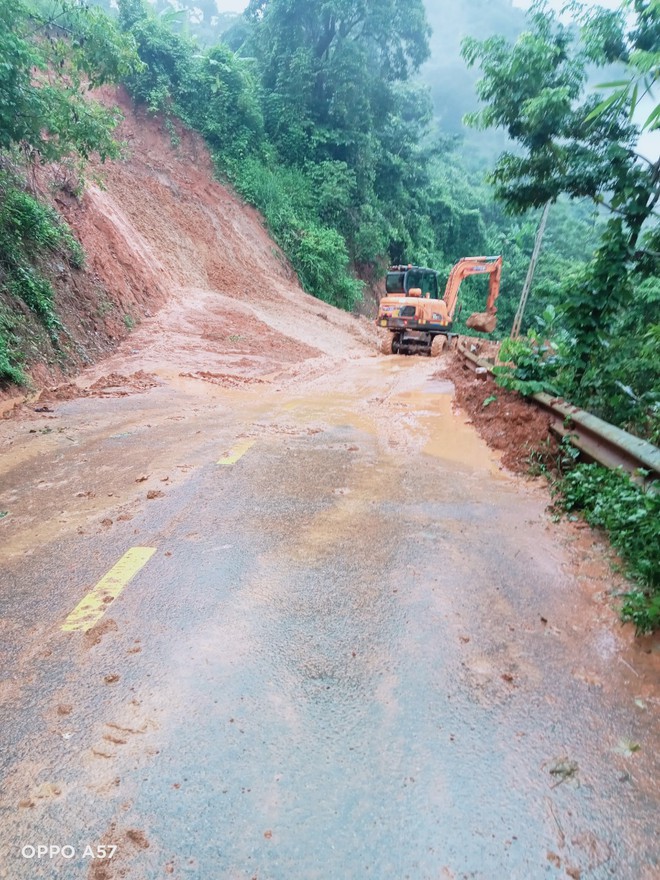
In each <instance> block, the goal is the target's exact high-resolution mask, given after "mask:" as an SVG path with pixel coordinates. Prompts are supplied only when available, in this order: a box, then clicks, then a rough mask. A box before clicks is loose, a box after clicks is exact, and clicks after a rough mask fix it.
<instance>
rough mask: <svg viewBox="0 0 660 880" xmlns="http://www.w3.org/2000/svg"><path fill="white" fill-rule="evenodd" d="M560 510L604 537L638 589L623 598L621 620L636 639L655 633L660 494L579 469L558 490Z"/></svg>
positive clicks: (659, 613) (659, 612)
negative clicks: (571, 513) (638, 635)
mask: <svg viewBox="0 0 660 880" xmlns="http://www.w3.org/2000/svg"><path fill="white" fill-rule="evenodd" d="M555 488H556V490H557V491H558V492H559V493H560V501H559V503H560V505H561V507H562V508H563V509H564V510H567V511H582V512H583V514H584V517H585V519H586V520H587V522H589V523H590V524H591V525H593V526H598V527H600V528H603V529H605V530H606V531H607V534H608V536H609V539H610V542H611V543H612V546H613V547H614V548H615V549H616V550H617V551H618V553H619V554H620V556H621V558H622V560H623V563H624V567H625V573H626V575H627V576H628V577H629V578H631V579H632V580H633V581H634V582H635V583H636V584H637V585H638V587H637V589H634V590H631V591H630V592H628V593H626V595H625V596H624V601H623V608H622V618H623V620H625V621H631V622H632V623H634V624H635V627H636V629H637V631H638V633H644V632H651V631H652V630H654V629H657V628H659V627H660V542H659V541H658V523H660V494H658V493H654V492H645V491H644V490H643V489H642V488H641V487H640V486H638V485H637V484H635V483H633V482H631V480H630V479H629V478H628V476H627V475H626V474H624V473H622V472H621V471H610V470H607V469H606V468H603V467H600V466H599V465H595V464H579V465H577V466H576V467H575V468H574V469H572V470H570V471H569V473H568V474H566V475H565V476H564V477H563V478H562V479H561V480H560V481H559V482H558V483H557V484H556V487H555Z"/></svg>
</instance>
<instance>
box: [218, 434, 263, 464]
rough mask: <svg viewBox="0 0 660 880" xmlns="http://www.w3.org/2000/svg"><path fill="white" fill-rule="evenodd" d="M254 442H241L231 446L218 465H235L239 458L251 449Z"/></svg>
mask: <svg viewBox="0 0 660 880" xmlns="http://www.w3.org/2000/svg"><path fill="white" fill-rule="evenodd" d="M256 442H257V441H256V440H242V441H241V442H240V443H237V444H236V446H232V448H231V450H230V451H229V452H228V453H227V455H225V456H223V457H222V458H221V459H220V460H219V461H218V464H221V465H224V466H227V465H230V464H236V462H237V461H238V460H239V458H242V457H243V456H244V455H245V453H246V452H247V451H248V449H252V447H253V446H254V444H255V443H256Z"/></svg>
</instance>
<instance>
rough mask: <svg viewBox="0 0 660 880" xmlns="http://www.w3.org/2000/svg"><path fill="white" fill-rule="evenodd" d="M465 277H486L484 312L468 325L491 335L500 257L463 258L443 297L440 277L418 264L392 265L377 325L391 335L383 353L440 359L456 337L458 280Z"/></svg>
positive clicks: (474, 317) (499, 277)
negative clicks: (420, 355)
mask: <svg viewBox="0 0 660 880" xmlns="http://www.w3.org/2000/svg"><path fill="white" fill-rule="evenodd" d="M469 275H488V276H489V278H488V300H487V302H486V311H485V312H475V313H474V314H473V315H470V317H469V318H468V319H467V321H466V324H467V326H468V327H470V328H471V329H473V330H479V331H481V332H482V333H492V332H493V330H494V329H495V326H496V324H497V318H496V312H497V309H496V308H495V300H496V299H497V297H498V295H499V292H500V279H501V276H502V257H501V256H496V257H463V259H462V260H459V261H458V263H456V265H455V266H454V267H453V268H452V270H451V272H450V273H449V278H448V279H447V284H446V287H445V292H444V295H443V296H442V299H441V298H440V296H439V288H438V273H437V272H436V271H435V270H434V269H427V268H424V267H421V266H412V265H410V266H392V267H391V268H390V269H389V270H388V272H387V276H386V278H385V291H386V293H385V296H384V297H383V298H382V299H381V301H380V307H379V309H378V318H377V319H376V323H377V324H378V325H379V326H380V327H386V328H387V330H388V331H389V333H388V335H387V338H386V339H385V341H384V342H383V349H382V350H383V353H384V354H415V353H419V354H427V355H430V356H432V357H433V356H436V355H439V354H440V352H441V351H442V349H443V348H444V347H445V345H447V344H448V342H449V341H450V340H451V339H452V338H453V337H454V336H456V335H457V334H455V333H452V327H453V323H454V315H455V313H456V306H457V304H458V291H459V288H460V286H461V282H462V281H463V279H464V278H467V277H468V276H469Z"/></svg>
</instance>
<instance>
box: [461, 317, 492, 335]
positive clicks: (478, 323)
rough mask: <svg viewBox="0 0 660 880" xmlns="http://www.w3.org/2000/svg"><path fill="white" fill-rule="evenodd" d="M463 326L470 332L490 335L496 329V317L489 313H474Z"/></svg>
mask: <svg viewBox="0 0 660 880" xmlns="http://www.w3.org/2000/svg"><path fill="white" fill-rule="evenodd" d="M465 324H466V326H467V327H469V328H470V329H471V330H478V331H479V332H480V333H492V332H493V330H494V329H495V328H496V327H497V315H494V314H492V313H491V312H474V314H472V315H470V317H469V318H468V319H467V321H466V322H465Z"/></svg>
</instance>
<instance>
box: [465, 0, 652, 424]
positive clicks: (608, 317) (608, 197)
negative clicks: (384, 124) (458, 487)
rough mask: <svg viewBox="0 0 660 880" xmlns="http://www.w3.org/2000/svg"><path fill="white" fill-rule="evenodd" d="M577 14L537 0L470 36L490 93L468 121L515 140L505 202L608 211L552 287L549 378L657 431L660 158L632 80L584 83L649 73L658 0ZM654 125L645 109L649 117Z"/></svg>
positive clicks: (505, 161) (504, 181)
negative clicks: (493, 34) (524, 23)
mask: <svg viewBox="0 0 660 880" xmlns="http://www.w3.org/2000/svg"><path fill="white" fill-rule="evenodd" d="M625 12H627V13H628V15H626V14H625ZM578 23H579V25H580V28H579V29H576V28H574V27H570V26H568V25H564V24H562V23H561V22H560V21H559V20H558V19H557V18H556V17H555V16H554V14H553V13H552V12H550V11H548V10H547V9H544V8H543V7H542V6H541V7H539V8H537V10H536V12H535V14H534V15H533V16H532V20H531V25H532V26H531V28H530V30H529V31H526V32H525V33H523V34H522V35H521V36H520V38H519V39H518V40H517V42H516V43H515V44H514V45H509V44H507V43H506V41H504V40H503V39H501V38H491V39H489V40H486V41H483V42H478V41H476V40H467V41H466V42H465V49H464V51H465V55H466V58H467V59H468V62H469V63H470V64H475V63H477V62H478V63H479V64H480V65H481V68H482V71H483V78H482V79H481V80H480V82H479V85H478V90H479V94H480V97H481V98H482V100H483V101H484V102H486V106H485V107H484V109H482V110H481V111H480V112H479V113H477V114H474V115H473V116H472V122H473V123H474V124H477V125H480V126H498V127H501V128H503V129H505V130H506V132H507V133H508V135H509V136H510V137H511V138H512V139H513V140H514V141H516V142H517V144H518V147H519V150H518V151H517V152H515V153H514V152H512V151H508V152H505V153H504V154H502V156H501V157H500V159H499V160H498V162H497V164H496V166H495V169H494V171H493V172H492V174H491V181H492V183H493V184H494V186H495V192H496V195H497V197H498V198H499V199H500V200H501V201H502V202H503V203H504V204H505V205H506V206H507V207H508V209H509V210H510V211H512V212H514V213H523V212H525V211H527V210H528V209H530V208H534V207H536V208H539V207H540V206H542V205H543V204H544V203H545V202H547V201H548V200H550V201H556V200H557V199H558V198H559V197H560V195H562V194H566V195H567V196H569V197H570V198H572V199H576V198H587V199H590V200H591V201H592V202H593V204H594V205H595V206H598V207H600V208H601V211H603V212H604V213H605V215H606V216H607V215H609V218H608V219H606V222H604V224H603V227H602V229H601V231H600V236H599V241H598V243H597V246H596V249H595V252H594V255H593V258H592V259H591V261H590V262H589V263H588V265H586V267H583V268H582V267H580V266H579V265H577V266H575V268H574V270H573V271H569V272H568V273H566V274H564V277H563V279H562V283H559V284H556V285H555V290H554V291H553V300H554V302H555V303H556V304H557V305H558V306H559V311H560V316H559V320H558V321H557V326H556V329H557V331H558V336H557V339H556V356H555V357H553V358H552V367H553V368H554V375H552V383H553V385H554V386H555V388H556V389H557V390H559V391H560V392H561V393H563V394H564V395H566V396H567V397H570V398H571V399H572V400H573V401H574V402H575V403H579V404H581V405H582V406H584V407H586V408H587V409H589V410H591V411H592V412H596V413H597V414H599V415H602V416H603V417H605V418H609V419H611V420H613V421H615V422H616V423H618V424H622V425H624V426H626V427H629V428H631V429H633V430H636V431H638V432H640V433H643V434H645V435H647V436H651V437H654V438H657V437H658V435H659V434H660V423H659V419H660V354H658V352H657V349H656V351H655V352H654V347H655V342H656V341H657V338H658V332H659V330H660V325H659V324H658V311H657V302H658V299H657V297H658V286H659V285H660V270H659V265H660V223H658V220H659V219H660V218H659V215H658V211H657V205H658V202H659V201H660V160H658V159H656V160H655V161H652V160H649V159H647V158H646V157H644V156H642V155H640V154H639V153H638V152H637V139H638V137H639V129H640V126H639V125H637V124H636V123H635V122H634V120H633V119H632V118H631V114H632V112H633V105H635V104H636V101H637V93H636V92H635V89H634V87H631V88H630V89H619V90H618V91H617V92H615V93H614V94H613V95H611V96H610V98H609V99H605V100H604V101H603V100H601V97H602V96H599V95H598V94H597V93H596V94H594V93H589V92H588V91H587V90H586V89H585V84H586V80H587V68H588V66H589V65H600V66H605V65H607V64H611V63H613V62H620V63H623V64H627V65H628V68H627V69H629V70H631V71H633V73H632V74H631V75H632V76H633V78H634V77H635V76H637V74H638V72H639V71H638V67H637V68H636V67H635V65H637V66H639V65H640V64H641V65H642V66H643V67H644V69H645V70H646V69H647V68H649V69H650V71H651V72H650V73H649V74H648V76H649V77H651V78H652V77H654V76H656V75H657V58H658V52H657V47H658V46H659V45H660V16H659V15H658V0H649V2H645V0H635V2H634V3H629V4H627V8H626V9H625V10H621V11H619V12H606V11H604V10H599V9H596V10H588V11H586V12H583V13H582V14H581V16H580V19H579V22H578ZM652 50H653V51H652ZM653 59H655V61H653ZM653 63H655V65H656V67H655V71H656V72H655V73H653V68H652V65H653ZM657 123H660V119H655V121H654V117H653V116H651V117H650V119H647V120H646V124H647V126H648V127H651V128H652V127H655V126H656V124H657ZM529 348H530V350H531V352H530V354H531V356H532V357H533V356H536V357H537V358H538V359H539V361H540V363H542V365H543V369H544V372H545V373H546V374H548V375H550V374H551V373H552V372H553V371H552V370H549V369H547V367H548V358H547V352H543V351H541V350H539V348H538V346H536V345H535V342H534V340H533V339H532V340H530V341H529ZM528 360H529V358H528ZM527 368H528V367H526V368H525V369H527ZM519 378H521V377H519Z"/></svg>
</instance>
